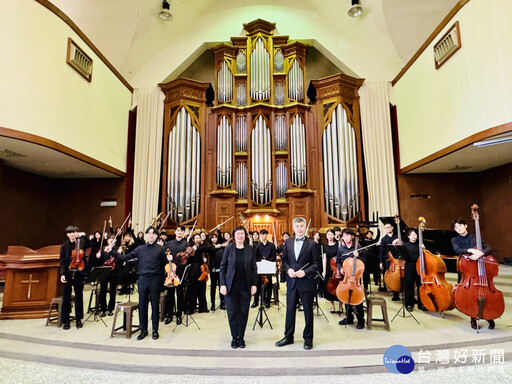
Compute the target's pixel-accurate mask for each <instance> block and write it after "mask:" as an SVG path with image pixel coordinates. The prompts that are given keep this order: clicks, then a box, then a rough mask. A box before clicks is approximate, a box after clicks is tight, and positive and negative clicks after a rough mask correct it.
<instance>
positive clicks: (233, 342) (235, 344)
mask: <svg viewBox="0 0 512 384" xmlns="http://www.w3.org/2000/svg"><path fill="white" fill-rule="evenodd" d="M231 348H233V349H237V348H238V340H237V339H236V338H233V340H231Z"/></svg>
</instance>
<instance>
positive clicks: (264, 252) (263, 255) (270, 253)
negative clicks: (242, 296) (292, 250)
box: [254, 229, 276, 308]
mask: <svg viewBox="0 0 512 384" xmlns="http://www.w3.org/2000/svg"><path fill="white" fill-rule="evenodd" d="M267 236H268V231H267V230H266V229H262V230H261V231H260V243H259V244H258V246H257V247H255V248H256V260H257V261H261V260H267V261H272V262H275V261H276V246H275V245H274V243H272V242H270V241H268V239H267ZM272 276H273V275H266V278H267V284H266V285H265V287H264V289H265V291H264V292H263V297H264V300H265V308H270V298H271V297H272ZM258 288H260V287H258ZM256 294H257V293H256ZM254 300H255V301H256V298H255V299H254Z"/></svg>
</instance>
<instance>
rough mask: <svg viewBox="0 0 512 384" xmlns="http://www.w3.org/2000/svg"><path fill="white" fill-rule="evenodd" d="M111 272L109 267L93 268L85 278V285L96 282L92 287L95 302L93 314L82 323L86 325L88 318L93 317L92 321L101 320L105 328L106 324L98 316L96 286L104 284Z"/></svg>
mask: <svg viewBox="0 0 512 384" xmlns="http://www.w3.org/2000/svg"><path fill="white" fill-rule="evenodd" d="M111 271H112V268H111V267H105V266H101V267H93V268H92V269H91V273H90V274H89V276H88V277H87V280H86V282H87V283H91V282H96V285H95V286H94V295H95V296H96V302H95V303H94V304H95V305H94V312H93V313H91V314H90V315H89V316H88V317H87V319H85V321H84V323H86V322H87V321H88V320H89V319H90V317H91V316H93V315H94V317H93V321H98V320H101V322H102V323H103V324H104V325H105V327H106V326H107V324H106V323H105V322H104V321H103V319H102V318H101V316H100V315H99V312H100V308H99V303H98V301H99V300H98V286H99V285H100V284H103V283H104V282H105V280H107V278H108V275H109V274H110V272H111ZM91 295H92V292H91Z"/></svg>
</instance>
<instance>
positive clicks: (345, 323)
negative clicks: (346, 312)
mask: <svg viewBox="0 0 512 384" xmlns="http://www.w3.org/2000/svg"><path fill="white" fill-rule="evenodd" d="M338 324H339V325H348V324H354V319H350V318H348V317H345V318H344V319H343V320H340V321H339V322H338Z"/></svg>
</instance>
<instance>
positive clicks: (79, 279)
mask: <svg viewBox="0 0 512 384" xmlns="http://www.w3.org/2000/svg"><path fill="white" fill-rule="evenodd" d="M70 275H73V272H71V273H70ZM74 275H75V276H74V277H73V278H71V277H68V278H67V283H66V284H64V287H63V292H62V315H61V322H63V323H69V312H71V291H72V290H73V289H74V290H75V319H76V320H82V319H83V318H84V276H83V275H82V274H80V273H78V272H75V274H74Z"/></svg>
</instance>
